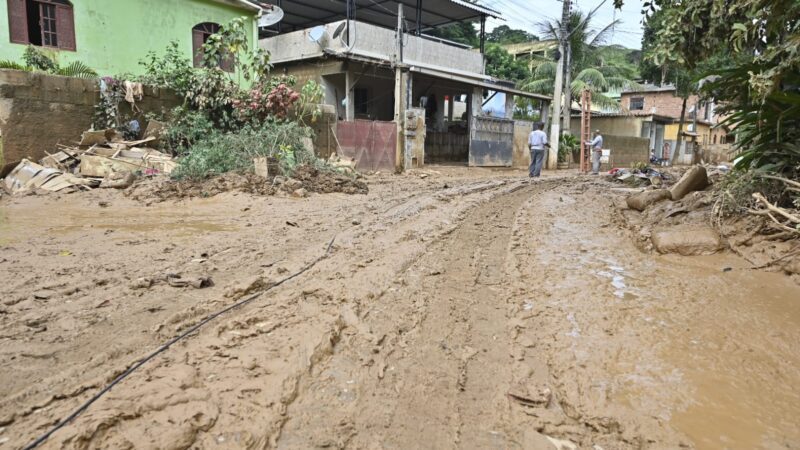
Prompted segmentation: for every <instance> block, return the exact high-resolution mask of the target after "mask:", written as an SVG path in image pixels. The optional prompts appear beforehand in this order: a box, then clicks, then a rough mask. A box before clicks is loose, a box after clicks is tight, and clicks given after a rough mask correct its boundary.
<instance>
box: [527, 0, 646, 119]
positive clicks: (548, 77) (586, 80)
mask: <svg viewBox="0 0 800 450" xmlns="http://www.w3.org/2000/svg"><path fill="white" fill-rule="evenodd" d="M592 19H594V12H591V13H588V14H584V13H583V12H581V11H575V12H573V13H572V14H571V15H570V19H569V21H570V23H569V30H571V31H570V35H569V42H570V46H571V49H572V58H571V60H570V68H571V70H572V73H573V74H575V75H574V76H573V77H572V82H571V83H570V89H569V90H568V91H569V94H571V95H569V96H568V98H567V99H566V102H567V103H566V104H571V96H573V95H574V96H576V97H579V96H580V94H581V92H583V91H584V90H589V91H590V92H591V93H592V102H593V103H595V104H597V105H599V106H601V107H618V106H619V102H618V101H617V100H615V99H613V98H611V97H608V96H606V95H605V94H604V93H605V92H607V91H608V90H609V89H612V88H626V87H629V86H635V85H636V83H635V82H634V81H633V80H634V79H635V78H636V76H637V73H636V68H635V67H634V66H633V65H632V64H630V63H628V62H625V61H623V62H619V61H617V62H613V63H612V62H611V61H609V60H608V59H607V58H604V55H605V53H604V52H603V50H602V48H601V47H602V46H603V45H604V44H606V43H607V42H608V40H609V38H610V37H611V30H612V28H613V27H614V26H615V25H618V24H619V21H614V22H612V23H610V24H608V25H606V26H604V27H602V28H599V29H596V28H594V27H592ZM540 28H541V36H542V37H543V38H545V39H558V38H559V36H560V33H561V22H560V21H558V20H557V21H553V22H543V23H541V24H540ZM559 63H560V61H558V62H556V61H545V62H542V63H540V64H539V65H538V66H536V68H535V69H534V71H533V74H532V76H531V77H530V78H529V79H528V80H526V81H525V82H524V83H523V84H522V88H523V89H525V90H528V91H531V92H536V93H541V94H552V93H553V89H554V85H555V76H556V68H557V64H559Z"/></svg>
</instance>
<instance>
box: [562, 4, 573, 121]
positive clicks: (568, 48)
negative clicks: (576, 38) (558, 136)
mask: <svg viewBox="0 0 800 450" xmlns="http://www.w3.org/2000/svg"><path fill="white" fill-rule="evenodd" d="M566 1H567V0H565V2H566ZM566 18H567V20H566V25H564V26H563V28H562V30H563V31H562V32H563V33H564V36H565V37H564V58H563V59H564V105H563V108H564V118H563V123H562V125H561V132H562V134H569V133H570V128H571V127H570V112H571V110H572V69H571V67H570V66H572V45H570V43H569V35H570V33H571V32H572V30H570V29H569V15H567V16H566ZM561 20H564V19H563V18H562V19H561Z"/></svg>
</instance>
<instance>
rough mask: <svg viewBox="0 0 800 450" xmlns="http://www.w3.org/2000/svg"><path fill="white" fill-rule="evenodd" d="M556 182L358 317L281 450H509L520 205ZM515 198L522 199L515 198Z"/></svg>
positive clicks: (434, 253)
mask: <svg viewBox="0 0 800 450" xmlns="http://www.w3.org/2000/svg"><path fill="white" fill-rule="evenodd" d="M557 183H558V182H547V183H540V184H538V185H535V186H531V187H526V188H524V189H522V190H519V188H520V186H515V187H512V188H510V189H506V190H505V192H504V194H502V195H498V196H497V197H495V198H494V199H493V200H492V201H490V202H487V203H485V204H482V205H480V206H478V207H476V208H474V209H473V210H471V211H470V212H469V214H468V215H467V216H466V218H465V219H464V220H463V221H462V222H461V223H460V224H459V225H458V226H457V227H455V229H454V230H453V231H452V232H451V233H449V234H448V235H447V236H446V237H443V238H442V239H440V240H438V241H436V242H433V243H432V244H431V245H430V246H429V247H428V249H427V252H426V255H425V256H423V257H422V258H420V259H418V260H416V261H415V262H414V264H413V265H412V266H411V267H409V270H408V271H405V272H403V273H400V274H398V277H397V278H396V279H395V280H394V286H393V287H392V288H391V289H389V290H388V291H387V292H386V293H385V294H384V295H382V296H381V297H379V298H377V299H376V301H375V302H374V303H372V304H371V305H369V306H368V307H367V308H365V309H364V310H363V311H361V312H360V317H358V316H354V317H352V318H351V323H350V324H349V326H348V327H347V328H345V329H344V330H343V334H342V340H341V341H340V342H339V343H338V344H337V347H336V349H335V351H334V354H333V355H332V356H331V357H330V359H329V360H327V361H326V362H324V363H323V364H321V365H320V366H319V367H318V368H316V370H315V371H314V374H313V376H311V377H309V380H308V382H307V386H306V387H304V389H303V390H302V392H301V394H300V395H299V396H298V398H297V399H296V400H295V402H294V403H293V404H292V406H291V407H290V408H289V410H288V413H287V415H288V416H289V420H287V422H286V424H285V425H284V427H283V429H282V432H281V436H280V439H279V440H278V441H277V444H278V447H279V448H307V447H312V446H328V447H335V448H343V447H347V446H351V447H354V448H453V447H467V448H491V447H499V448H508V447H509V446H511V447H513V445H510V444H513V443H515V442H521V441H522V440H524V437H519V436H516V434H518V433H519V430H514V429H512V427H508V426H507V424H508V417H506V416H507V413H506V412H507V411H508V409H509V404H508V399H507V397H506V393H507V391H508V383H509V382H510V379H511V374H510V373H509V372H508V370H509V367H510V366H509V364H508V361H509V357H510V355H511V346H512V343H511V341H510V336H511V335H510V334H509V332H508V331H509V330H508V323H509V317H508V316H507V314H508V312H509V309H508V304H507V301H506V296H507V293H508V292H507V291H508V282H509V280H508V279H507V275H506V273H507V272H506V263H507V261H506V259H507V255H508V249H509V244H510V241H511V237H512V231H513V229H514V224H515V222H516V216H517V214H518V212H519V211H518V210H519V208H520V206H521V205H522V204H523V203H525V202H526V200H528V199H529V198H530V197H531V196H532V195H537V194H538V193H541V192H544V191H546V190H549V189H552V188H553V187H555V186H556V185H557ZM515 191H517V192H515Z"/></svg>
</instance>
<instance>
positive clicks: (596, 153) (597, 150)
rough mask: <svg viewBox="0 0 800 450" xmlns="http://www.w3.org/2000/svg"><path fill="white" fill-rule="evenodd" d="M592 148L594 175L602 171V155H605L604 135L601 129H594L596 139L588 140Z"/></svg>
mask: <svg viewBox="0 0 800 450" xmlns="http://www.w3.org/2000/svg"><path fill="white" fill-rule="evenodd" d="M587 144H589V146H590V147H591V149H592V175H597V174H599V173H600V157H601V156H603V136H602V135H601V134H600V130H594V139H592V142H587Z"/></svg>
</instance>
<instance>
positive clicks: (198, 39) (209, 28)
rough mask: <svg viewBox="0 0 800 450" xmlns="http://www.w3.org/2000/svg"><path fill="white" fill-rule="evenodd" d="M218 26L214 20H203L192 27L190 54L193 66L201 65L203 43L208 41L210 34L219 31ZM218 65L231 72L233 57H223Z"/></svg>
mask: <svg viewBox="0 0 800 450" xmlns="http://www.w3.org/2000/svg"><path fill="white" fill-rule="evenodd" d="M219 28H220V27H219V24H218V23H214V22H204V23H201V24H198V25H195V27H194V28H192V54H193V55H194V66H195V67H203V45H204V44H205V43H206V42H208V38H210V37H211V35H213V34H216V33H219ZM219 67H220V68H222V70H224V71H226V72H233V58H231V57H229V56H226V57H223V58H222V61H220V62H219Z"/></svg>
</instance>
